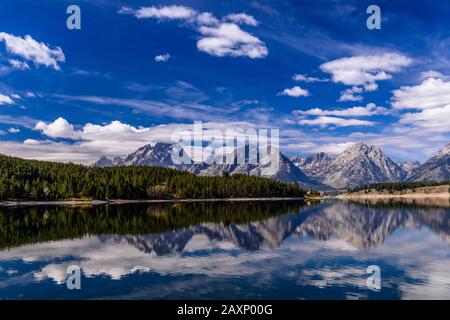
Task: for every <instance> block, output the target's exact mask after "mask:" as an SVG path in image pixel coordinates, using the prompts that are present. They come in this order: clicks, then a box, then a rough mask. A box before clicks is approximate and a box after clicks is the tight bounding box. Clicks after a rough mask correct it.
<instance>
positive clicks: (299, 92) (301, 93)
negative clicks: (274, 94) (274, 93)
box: [278, 86, 309, 98]
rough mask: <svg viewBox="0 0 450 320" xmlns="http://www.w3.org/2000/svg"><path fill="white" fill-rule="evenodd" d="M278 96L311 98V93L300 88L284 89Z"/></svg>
mask: <svg viewBox="0 0 450 320" xmlns="http://www.w3.org/2000/svg"><path fill="white" fill-rule="evenodd" d="M278 95H282V96H290V97H295V98H298V97H307V96H309V91H308V90H306V89H302V88H300V87H299V86H295V87H292V88H290V89H284V90H283V91H282V92H280V93H279V94H278Z"/></svg>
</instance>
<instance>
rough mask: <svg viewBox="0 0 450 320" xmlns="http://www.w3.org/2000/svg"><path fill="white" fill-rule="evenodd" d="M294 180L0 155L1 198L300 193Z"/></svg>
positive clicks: (146, 197)
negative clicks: (288, 182)
mask: <svg viewBox="0 0 450 320" xmlns="http://www.w3.org/2000/svg"><path fill="white" fill-rule="evenodd" d="M304 193H305V192H304V191H303V190H302V189H301V188H300V187H299V185H298V184H297V183H293V184H286V183H281V182H278V181H275V180H272V179H267V178H260V177H253V176H247V175H232V176H228V175H226V174H225V175H223V176H221V177H198V176H196V175H194V174H192V173H189V172H186V171H178V170H175V169H168V168H161V167H144V166H142V167H141V166H139V167H107V168H92V167H87V166H83V165H76V164H64V163H55V162H45V161H36V160H24V159H20V158H14V157H9V156H3V155H0V200H17V199H21V200H68V199H99V200H100V199H102V200H103V199H168V198H197V199H198V198H235V197H299V196H303V195H304Z"/></svg>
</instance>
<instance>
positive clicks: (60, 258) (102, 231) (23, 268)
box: [0, 199, 450, 299]
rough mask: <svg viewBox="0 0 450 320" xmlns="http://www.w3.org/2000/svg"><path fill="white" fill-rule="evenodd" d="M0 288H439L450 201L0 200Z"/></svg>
mask: <svg viewBox="0 0 450 320" xmlns="http://www.w3.org/2000/svg"><path fill="white" fill-rule="evenodd" d="M369 266H372V267H371V270H374V269H373V268H374V267H373V266H376V267H375V268H379V273H377V272H375V274H372V273H367V271H368V267H369ZM69 267H72V269H71V270H73V268H75V269H76V268H79V269H78V270H79V274H80V278H79V282H78V283H79V285H80V289H76V288H75V289H73V290H69V289H68V286H67V279H68V277H69V273H68V268H69ZM74 275H75V276H76V273H75V274H74ZM72 276H73V275H71V277H72ZM375 276H376V277H378V276H379V277H378V278H377V279H379V280H380V282H379V285H380V286H379V287H378V286H377V285H375V286H373V285H372V286H370V285H369V286H368V285H367V279H368V278H369V277H372V278H371V279H374V278H373V277H375ZM73 279H74V278H72V280H73ZM77 281H78V279H77ZM73 283H76V282H73ZM374 283H376V282H372V281H371V282H370V283H369V284H374ZM0 298H1V299H36V298H38V299H56V298H60V299H98V298H100V299H104V298H112V299H448V298H450V205H449V201H448V200H447V199H444V200H442V199H441V201H439V202H437V203H433V202H428V203H417V202H415V201H414V202H409V203H406V202H398V201H396V202H392V201H387V202H373V203H370V202H343V201H337V200H336V201H335V200H327V201H323V202H317V203H315V202H314V203H313V202H301V201H284V202H231V203H225V202H219V203H178V204H174V203H168V204H124V205H98V206H92V205H84V206H36V207H8V208H6V207H3V208H0Z"/></svg>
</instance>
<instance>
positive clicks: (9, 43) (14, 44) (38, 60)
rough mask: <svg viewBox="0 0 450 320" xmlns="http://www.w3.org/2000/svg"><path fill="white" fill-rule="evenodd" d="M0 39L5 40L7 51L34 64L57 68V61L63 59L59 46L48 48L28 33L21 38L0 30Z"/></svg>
mask: <svg viewBox="0 0 450 320" xmlns="http://www.w3.org/2000/svg"><path fill="white" fill-rule="evenodd" d="M0 41H4V42H5V45H6V49H7V50H8V52H9V53H11V54H14V55H16V56H19V57H21V58H23V59H25V60H28V61H32V62H33V63H34V64H35V65H36V66H38V65H44V66H46V67H51V68H53V69H55V70H59V69H60V66H59V64H58V62H64V61H65V57H64V53H63V51H62V50H61V48H60V47H56V48H54V49H50V48H49V47H48V46H47V45H46V44H45V43H43V42H37V41H36V40H34V39H33V38H32V37H31V36H30V35H26V36H24V37H23V38H22V37H17V36H14V35H11V34H8V33H5V32H0Z"/></svg>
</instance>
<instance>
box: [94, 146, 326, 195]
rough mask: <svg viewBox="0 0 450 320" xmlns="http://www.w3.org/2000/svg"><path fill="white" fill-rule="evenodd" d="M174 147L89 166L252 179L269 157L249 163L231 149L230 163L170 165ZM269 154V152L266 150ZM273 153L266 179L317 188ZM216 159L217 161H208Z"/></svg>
mask: <svg viewBox="0 0 450 320" xmlns="http://www.w3.org/2000/svg"><path fill="white" fill-rule="evenodd" d="M173 147H174V145H172V144H167V143H156V144H155V145H154V146H151V145H145V146H143V147H141V148H139V149H138V150H136V151H135V152H133V153H131V154H129V155H127V156H126V157H123V158H120V157H115V158H113V159H108V158H106V157H105V156H103V157H101V158H100V159H99V160H98V161H97V162H95V163H94V164H93V166H94V167H109V166H160V167H167V168H173V169H179V170H187V171H189V172H192V173H195V174H196V175H200V176H218V175H222V174H223V172H227V173H229V174H236V173H242V174H248V175H253V176H263V174H264V169H265V168H267V167H268V166H270V158H269V157H268V156H267V157H266V158H263V159H258V163H257V164H252V163H249V161H248V147H245V148H243V149H242V148H237V149H235V155H234V156H233V157H232V158H233V159H234V161H233V163H219V162H218V161H212V164H207V163H194V162H193V161H192V162H191V163H190V164H174V163H173V161H172V158H171V154H172V149H173ZM242 152H245V154H244V157H245V159H246V161H245V163H243V164H240V163H238V161H237V157H238V155H239V153H242ZM269 152H272V150H271V148H269ZM273 152H279V169H278V171H277V172H276V173H275V174H273V175H269V176H268V177H270V178H273V179H276V180H279V181H282V182H287V183H292V182H298V183H300V184H301V185H302V187H317V186H318V185H317V184H316V183H314V182H312V181H311V180H310V179H309V178H308V177H307V176H306V175H305V174H304V173H303V172H302V171H301V170H300V169H299V168H298V167H297V166H295V165H294V164H293V163H292V161H291V160H289V158H288V157H286V156H285V155H284V154H282V153H281V152H280V151H279V150H278V149H276V150H274V151H273ZM212 160H217V159H212Z"/></svg>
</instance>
